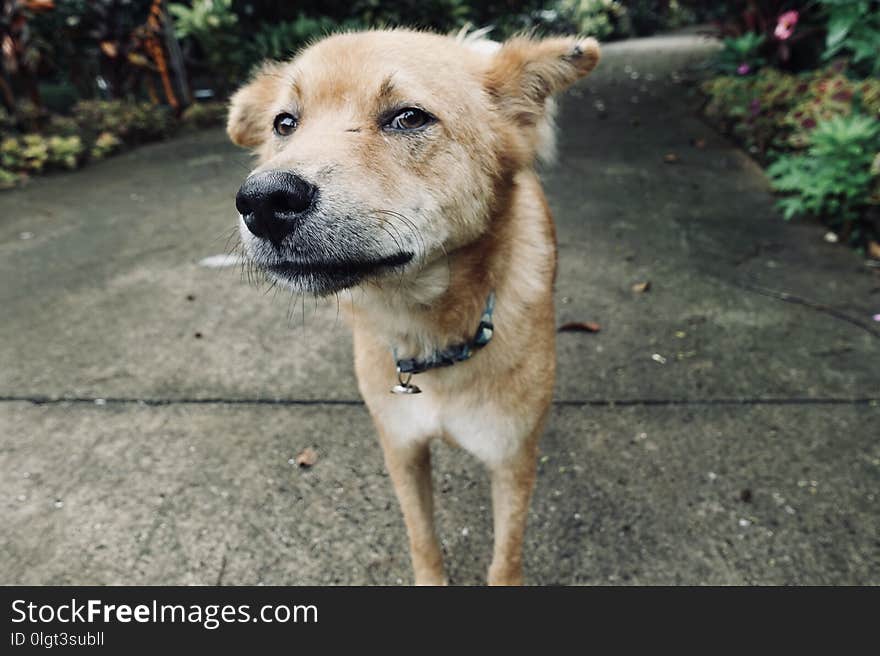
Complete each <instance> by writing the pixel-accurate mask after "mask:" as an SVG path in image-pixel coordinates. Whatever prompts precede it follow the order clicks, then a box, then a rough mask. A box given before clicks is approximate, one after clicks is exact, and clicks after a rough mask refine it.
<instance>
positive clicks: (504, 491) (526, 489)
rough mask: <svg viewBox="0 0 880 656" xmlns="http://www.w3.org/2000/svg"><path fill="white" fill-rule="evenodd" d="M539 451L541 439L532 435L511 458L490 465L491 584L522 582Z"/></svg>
mask: <svg viewBox="0 0 880 656" xmlns="http://www.w3.org/2000/svg"><path fill="white" fill-rule="evenodd" d="M537 455H538V453H537V440H536V439H531V440H528V441H527V442H526V443H525V444H523V445H522V447H521V448H520V449H519V451H518V452H517V453H516V454H514V455H513V456H512V457H511V458H509V459H507V460H505V461H503V462H502V463H500V464H496V465H493V466H491V467H490V472H491V475H492V514H493V519H494V529H495V548H494V551H493V553H492V564H491V565H490V566H489V585H522V582H523V574H522V542H523V534H524V533H525V529H526V518H527V516H528V512H529V499H530V498H531V496H532V489H533V488H534V487H535V471H536V467H537V465H536V459H537Z"/></svg>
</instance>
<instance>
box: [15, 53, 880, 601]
mask: <svg viewBox="0 0 880 656" xmlns="http://www.w3.org/2000/svg"><path fill="white" fill-rule="evenodd" d="M711 48H712V46H711V44H707V43H704V42H701V41H700V40H699V39H698V38H695V37H667V38H658V39H649V40H644V41H633V42H627V43H622V44H617V45H613V46H610V47H608V48H607V49H606V57H605V60H604V61H603V63H602V65H601V67H600V72H599V73H598V74H597V75H596V76H595V77H593V78H591V79H590V80H588V81H587V82H586V83H584V84H582V85H581V86H579V87H578V88H576V89H574V90H572V91H571V93H570V94H569V95H568V97H567V98H566V99H565V100H564V101H563V107H562V113H561V120H560V124H561V135H562V136H561V149H560V150H561V153H560V161H559V164H558V165H557V166H556V167H554V168H553V169H551V170H549V171H548V172H547V173H546V175H545V179H546V186H547V192H548V196H549V198H550V204H551V206H552V207H553V210H554V212H555V215H556V218H557V222H558V225H559V241H560V252H561V267H560V275H559V283H558V292H557V293H558V298H557V300H558V315H559V321H560V322H566V321H584V320H590V321H597V322H599V323H600V324H601V325H602V331H601V332H600V333H598V334H583V333H580V334H579V333H565V334H562V335H560V339H559V371H560V375H559V384H558V389H557V399H558V402H557V405H556V407H555V409H554V412H553V415H552V420H551V421H550V425H549V428H548V431H547V434H546V437H545V439H544V441H543V455H542V459H541V465H540V476H539V481H538V488H537V492H536V497H535V500H534V504H533V508H532V514H531V518H530V529H529V533H528V540H527V544H526V550H525V561H526V569H527V580H528V582H530V583H533V584H581V583H585V584H603V583H604V584H607V583H640V584H674V583H690V584H697V583H710V584H742V583H762V584H786V583H802V584H803V583H810V584H830V583H842V584H849V583H873V584H878V583H880V500H878V495H880V490H878V483H880V439H878V437H880V428H878V426H880V407H878V400H880V366H878V365H880V324H877V323H874V322H872V321H871V315H872V314H874V313H876V312H880V293H878V292H880V277H878V275H877V273H876V270H871V269H869V268H867V267H865V266H864V264H863V263H862V261H861V260H860V259H859V257H858V256H857V255H856V254H855V253H853V252H851V251H849V250H848V249H845V248H842V247H839V246H833V245H830V244H827V243H825V242H824V241H823V240H822V230H821V229H820V228H819V227H818V226H816V225H813V224H807V223H804V224H801V225H799V224H785V223H784V222H783V221H782V220H781V219H780V218H779V217H778V215H777V214H776V213H775V212H774V210H773V198H772V197H771V196H770V194H769V192H768V190H767V187H766V183H765V181H764V178H763V177H762V175H761V172H760V171H759V170H758V169H757V168H756V167H755V165H754V164H753V163H751V162H750V160H749V159H748V158H746V157H745V156H744V155H743V154H742V153H741V152H739V151H738V150H737V149H735V148H734V147H733V146H732V145H731V144H730V143H728V142H726V141H725V140H724V139H722V138H721V137H719V136H718V135H716V134H715V133H714V132H713V131H712V130H711V129H710V128H708V127H707V126H706V125H704V124H703V123H702V122H701V121H700V120H699V119H698V118H697V117H696V115H695V114H694V112H693V111H692V105H693V103H694V99H693V98H692V97H691V96H689V92H688V90H687V89H686V88H685V87H684V86H682V85H681V84H679V83H677V79H678V77H677V76H678V72H679V71H682V70H684V69H685V67H686V66H687V65H689V64H691V63H693V62H697V61H699V60H700V59H701V58H703V57H704V56H705V55H706V53H707V52H708V51H710V50H711ZM701 140H702V141H701ZM696 142H699V143H700V145H702V146H703V147H702V148H699V147H695V146H694V145H693V144H694V143H696ZM670 154H671V155H674V157H671V158H668V157H667V155H670ZM665 159H674V160H675V161H674V162H672V163H668V162H666V161H665ZM246 170H247V163H246V156H245V155H244V154H243V153H241V152H238V151H236V150H235V149H234V148H233V147H232V146H231V145H229V144H227V142H226V140H225V137H224V135H223V134H222V133H221V132H220V131H212V132H205V133H201V134H198V135H194V136H188V137H185V138H181V139H178V140H175V141H172V142H170V143H165V144H159V145H155V146H149V147H144V148H141V149H138V150H136V151H133V152H131V153H128V154H126V155H123V156H121V157H117V158H115V159H112V160H110V161H107V162H104V163H102V164H100V165H96V166H92V167H89V168H87V169H85V170H83V171H81V172H78V173H74V174H67V175H57V176H52V177H47V178H44V179H39V180H34V181H33V182H32V183H31V184H30V185H28V186H27V187H26V188H24V189H21V190H17V191H12V192H6V193H3V194H2V195H0V280H2V283H0V317H2V319H0V397H2V400H0V522H2V526H3V530H2V532H0V583H3V584H10V583H30V584H48V583H53V584H104V583H107V584H113V583H117V584H122V583H125V584H189V583H201V584H214V583H228V584H257V583H265V584H285V585H287V584H394V583H406V582H408V581H409V580H410V573H409V564H408V555H407V551H406V543H405V534H404V529H403V524H402V521H401V519H400V517H399V513H398V510H397V505H396V502H395V500H394V497H393V493H392V490H391V485H390V482H389V481H388V479H387V476H386V474H385V473H384V470H383V465H382V458H381V454H380V450H379V448H378V445H377V444H376V442H375V438H374V434H373V429H372V427H371V425H370V422H369V417H368V416H367V413H366V411H365V409H364V407H363V406H362V405H361V404H360V402H359V400H358V394H357V389H356V386H355V382H354V377H353V373H352V366H351V346H350V340H349V336H348V332H347V330H346V328H345V326H344V325H343V324H342V322H341V321H338V320H337V317H336V306H335V303H333V304H332V305H323V304H318V305H317V306H316V305H315V304H313V303H312V302H306V303H304V304H302V303H301V302H300V301H298V300H296V299H294V301H293V302H291V301H290V299H288V298H286V297H281V296H278V297H277V298H276V297H273V296H272V295H265V294H263V292H262V291H259V290H255V289H253V288H251V287H248V286H247V285H246V284H243V282H242V281H241V280H240V275H239V272H238V270H237V269H235V268H227V269H210V268H206V267H203V266H200V265H199V262H200V260H202V259H203V258H205V257H207V256H211V255H215V254H218V253H222V252H223V251H224V244H225V241H226V238H227V236H228V235H229V234H230V231H231V228H232V226H233V225H234V211H233V206H232V199H233V195H234V193H235V190H236V189H237V187H238V184H239V182H240V180H241V178H242V177H243V176H244V174H245V172H246ZM644 281H650V283H651V287H650V291H648V292H646V293H635V292H633V291H632V289H631V286H632V285H633V284H635V283H639V282H644ZM276 401H277V402H276ZM306 446H313V447H314V448H315V449H316V450H317V451H318V454H319V460H318V462H317V464H316V465H315V466H314V467H313V468H312V469H310V470H300V469H298V468H297V467H296V466H295V465H293V464H291V463H292V459H293V458H294V457H295V455H296V454H297V453H298V452H299V451H300V450H301V449H302V448H304V447H306ZM435 453H436V466H437V473H436V479H435V484H436V489H437V494H438V501H437V505H438V523H439V531H440V535H441V538H442V542H443V545H444V549H445V551H446V555H447V564H448V573H449V577H450V580H451V581H452V582H453V583H459V584H474V583H479V582H481V581H482V580H483V577H484V572H485V570H486V567H487V565H488V559H489V555H490V543H491V531H490V509H489V492H488V484H487V480H486V478H485V476H484V475H483V472H482V471H481V469H480V467H479V466H478V465H477V464H476V463H475V462H473V461H472V460H471V459H470V458H469V457H468V456H467V455H466V454H464V453H462V452H458V451H453V450H450V449H449V448H447V447H444V446H438V448H437V449H436V450H435Z"/></svg>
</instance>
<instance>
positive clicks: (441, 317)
mask: <svg viewBox="0 0 880 656" xmlns="http://www.w3.org/2000/svg"><path fill="white" fill-rule="evenodd" d="M507 188H508V189H509V190H510V192H509V194H508V195H507V197H506V198H504V200H503V202H499V203H498V204H497V205H496V208H497V209H496V211H495V212H493V218H492V220H491V221H490V222H489V225H490V228H489V229H488V230H487V231H486V232H485V233H484V234H483V235H482V236H481V237H479V238H478V239H476V240H475V241H473V242H471V243H469V244H467V245H466V246H463V247H461V248H458V249H456V250H453V251H451V252H449V253H448V254H447V255H444V256H442V257H440V258H438V259H436V260H434V261H432V262H431V263H429V264H427V265H426V266H425V267H424V268H423V269H422V270H421V272H420V273H419V274H418V275H416V276H413V277H411V278H408V279H406V280H401V281H390V282H388V283H386V284H384V285H382V286H381V287H379V286H365V287H363V288H362V289H360V290H358V291H356V292H353V295H352V301H353V303H352V314H353V317H352V318H353V320H354V321H355V322H356V324H357V325H358V328H365V329H367V330H368V331H369V332H370V333H371V334H372V335H373V336H375V337H376V338H377V340H378V341H380V342H382V343H384V344H385V345H386V347H387V348H388V352H389V359H390V358H391V353H392V351H394V352H395V353H396V354H397V357H398V358H418V359H422V358H429V357H430V356H431V354H432V353H435V352H437V351H439V350H442V349H444V348H447V347H449V346H451V345H454V344H461V343H463V342H467V341H468V340H471V339H473V338H474V335H475V332H476V331H477V329H478V327H479V325H480V319H481V316H482V315H483V313H484V311H485V309H486V300H487V297H488V296H489V294H490V293H493V292H494V294H495V301H496V309H495V314H494V322H495V326H496V328H497V331H496V336H495V338H494V339H495V340H497V339H502V337H503V333H504V332H505V330H504V327H505V325H507V324H516V323H517V322H526V321H529V312H530V308H531V307H533V305H534V304H535V303H537V302H538V301H539V299H541V298H543V297H544V296H545V295H546V293H547V289H548V287H549V288H552V284H553V277H554V271H555V267H556V259H555V234H554V228H553V223H552V219H551V218H550V215H549V209H548V208H547V206H546V203H545V201H544V197H543V193H542V190H541V187H540V183H539V182H538V179H537V177H536V176H535V174H534V172H533V171H523V172H521V173H520V174H517V175H516V176H514V180H512V181H511V183H510V184H509V185H508V186H507Z"/></svg>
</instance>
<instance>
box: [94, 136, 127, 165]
mask: <svg viewBox="0 0 880 656" xmlns="http://www.w3.org/2000/svg"><path fill="white" fill-rule="evenodd" d="M121 146H122V140H121V139H119V137H117V136H116V135H115V134H113V133H111V132H102V133H101V134H99V135H98V137H97V138H96V139H95V142H94V143H93V144H92V149H91V151H90V152H89V154H90V155H91V157H92V159H104V158H105V157H107V155H111V154H113V153H115V152H116V151H117V150H119V149H120V147H121Z"/></svg>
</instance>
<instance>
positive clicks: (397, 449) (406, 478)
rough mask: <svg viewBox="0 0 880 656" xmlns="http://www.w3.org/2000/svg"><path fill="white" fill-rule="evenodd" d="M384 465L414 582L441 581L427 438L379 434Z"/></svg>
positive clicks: (429, 451)
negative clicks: (397, 506) (407, 439)
mask: <svg viewBox="0 0 880 656" xmlns="http://www.w3.org/2000/svg"><path fill="white" fill-rule="evenodd" d="M381 442H382V450H383V451H384V452H385V465H386V467H387V468H388V473H389V474H390V475H391V481H392V482H393V483H394V492H395V493H396V494H397V499H398V501H399V502H400V509H401V510H402V511H403V520H404V522H405V523H406V532H407V535H408V536H409V548H410V556H411V557H412V566H413V572H414V573H415V583H416V585H445V584H446V580H445V578H444V576H443V555H442V553H441V552H440V544H439V543H438V542H437V534H436V533H435V531H434V491H433V488H432V484H431V450H430V446H429V444H428V443H427V442H415V443H405V444H397V443H395V442H394V441H393V440H390V439H388V438H387V437H386V436H384V435H382V437H381Z"/></svg>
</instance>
